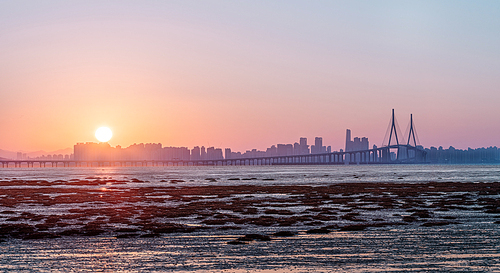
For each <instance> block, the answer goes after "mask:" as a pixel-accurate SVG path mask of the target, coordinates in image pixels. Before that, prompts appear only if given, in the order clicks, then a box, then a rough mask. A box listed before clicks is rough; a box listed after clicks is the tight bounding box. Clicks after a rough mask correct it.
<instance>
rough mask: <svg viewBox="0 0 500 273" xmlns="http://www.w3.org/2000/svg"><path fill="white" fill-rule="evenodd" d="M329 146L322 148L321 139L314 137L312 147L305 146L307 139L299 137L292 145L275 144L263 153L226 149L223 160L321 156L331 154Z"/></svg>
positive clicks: (254, 150) (255, 150)
mask: <svg viewBox="0 0 500 273" xmlns="http://www.w3.org/2000/svg"><path fill="white" fill-rule="evenodd" d="M331 151H332V147H331V146H328V147H326V146H323V138H322V137H316V138H315V139H314V145H311V147H310V148H309V145H308V144H307V138H305V137H301V138H300V139H299V142H295V143H294V144H276V145H272V146H271V147H269V148H267V149H266V150H265V151H259V150H257V149H253V150H248V151H246V152H244V153H241V152H232V151H231V149H230V148H226V150H225V151H224V158H225V159H242V158H257V157H271V156H288V155H308V154H321V153H331Z"/></svg>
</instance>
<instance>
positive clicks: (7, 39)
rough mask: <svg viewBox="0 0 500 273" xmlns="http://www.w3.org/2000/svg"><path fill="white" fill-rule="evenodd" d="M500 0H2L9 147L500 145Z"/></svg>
mask: <svg viewBox="0 0 500 273" xmlns="http://www.w3.org/2000/svg"><path fill="white" fill-rule="evenodd" d="M499 29H500V2H499V1H480V2H476V1H439V2H436V1H314V2H310V1H286V2H281V1H248V2H235V1H168V2H158V1H106V2H103V1H69V2H67V1H43V2H36V1H2V2H0V49H1V50H0V60H1V62H0V132H1V133H0V149H3V150H10V151H39V150H45V151H54V150H58V149H64V148H68V147H73V145H74V144H76V143H77V142H89V141H91V142H96V139H95V137H94V132H95V130H96V129H97V128H99V127H101V126H107V127H109V128H111V129H112V131H113V138H112V139H111V140H110V141H109V143H110V144H111V145H112V146H116V145H121V146H125V147H126V146H129V145H131V144H133V143H147V142H151V143H158V142H159V143H162V144H163V145H164V146H185V147H190V148H191V147H193V146H202V145H204V146H206V147H207V146H216V147H222V148H224V147H230V148H232V149H233V150H234V151H245V150H248V149H252V148H256V149H261V150H264V149H265V148H266V147H269V146H270V145H273V144H276V143H294V142H296V141H298V139H299V137H307V138H308V140H309V142H312V141H314V137H316V136H321V137H323V143H324V144H325V145H331V146H332V149H333V150H339V149H342V148H343V146H344V142H345V130H346V129H347V128H349V129H351V130H352V133H353V136H360V137H361V136H366V137H368V138H369V140H370V146H371V145H373V144H376V145H381V144H382V140H383V138H384V134H385V132H386V129H387V126H388V123H389V121H390V114H391V109H393V108H394V109H395V111H396V117H397V119H398V122H399V125H400V126H401V130H402V131H403V132H404V131H405V128H406V125H407V123H408V121H409V115H410V113H412V114H413V117H414V121H415V124H416V128H417V132H418V135H419V138H420V141H421V144H422V145H423V146H425V147H430V146H436V147H438V146H443V147H445V148H447V147H449V146H454V147H455V148H459V149H466V148H468V147H471V148H477V147H488V146H495V145H497V146H498V145H500V142H499V138H498V136H499V135H500V107H499V106H498V104H499V102H500V88H499V87H500V78H499V77H498V75H497V74H498V71H500V52H499V51H498V48H500V32H499V31H498V30H499Z"/></svg>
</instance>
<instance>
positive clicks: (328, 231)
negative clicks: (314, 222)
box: [306, 227, 331, 234]
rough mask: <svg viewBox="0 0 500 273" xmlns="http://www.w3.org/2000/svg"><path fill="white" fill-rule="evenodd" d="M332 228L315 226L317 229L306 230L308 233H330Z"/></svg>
mask: <svg viewBox="0 0 500 273" xmlns="http://www.w3.org/2000/svg"><path fill="white" fill-rule="evenodd" d="M330 232H331V230H329V229H326V228H324V227H323V228H315V229H310V230H308V231H306V233H307V234H328V233H330Z"/></svg>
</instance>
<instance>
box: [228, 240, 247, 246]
mask: <svg viewBox="0 0 500 273" xmlns="http://www.w3.org/2000/svg"><path fill="white" fill-rule="evenodd" d="M227 244H228V245H246V244H248V243H247V242H244V241H240V240H233V241H230V242H227Z"/></svg>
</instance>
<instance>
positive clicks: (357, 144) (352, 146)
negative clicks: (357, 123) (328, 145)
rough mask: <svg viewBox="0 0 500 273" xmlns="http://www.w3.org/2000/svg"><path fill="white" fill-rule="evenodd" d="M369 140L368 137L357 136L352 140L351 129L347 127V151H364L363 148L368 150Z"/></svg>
mask: <svg viewBox="0 0 500 273" xmlns="http://www.w3.org/2000/svg"><path fill="white" fill-rule="evenodd" d="M369 146H370V145H369V142H368V138H366V137H363V138H361V139H360V138H359V137H355V138H354V141H352V140H351V130H349V129H347V130H346V139H345V151H346V152H351V151H363V150H368V149H369Z"/></svg>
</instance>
